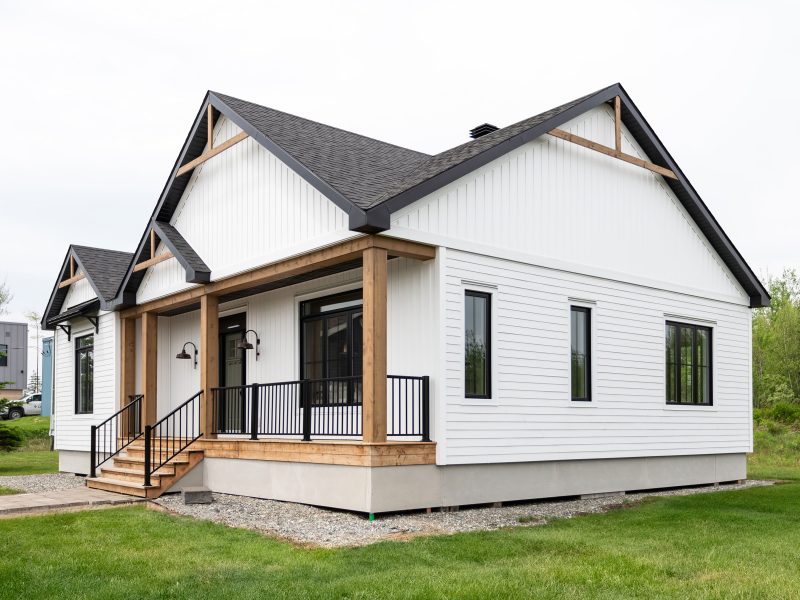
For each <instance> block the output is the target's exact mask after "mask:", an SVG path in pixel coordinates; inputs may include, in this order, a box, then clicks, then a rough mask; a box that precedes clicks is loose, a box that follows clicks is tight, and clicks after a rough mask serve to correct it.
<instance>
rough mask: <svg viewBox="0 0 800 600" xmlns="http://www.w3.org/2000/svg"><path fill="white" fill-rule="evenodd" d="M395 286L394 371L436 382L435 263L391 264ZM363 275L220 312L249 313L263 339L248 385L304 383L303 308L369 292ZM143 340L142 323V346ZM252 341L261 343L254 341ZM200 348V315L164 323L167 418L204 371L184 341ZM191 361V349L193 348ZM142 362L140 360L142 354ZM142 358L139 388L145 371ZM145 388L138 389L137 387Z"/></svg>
mask: <svg viewBox="0 0 800 600" xmlns="http://www.w3.org/2000/svg"><path fill="white" fill-rule="evenodd" d="M388 271H389V272H388V281H387V311H388V318H387V333H388V348H387V361H388V372H389V373H390V374H393V375H412V376H418V375H433V373H432V369H433V365H434V364H435V360H436V356H437V354H436V352H437V344H436V331H437V328H436V325H435V322H436V307H435V305H434V303H433V302H431V301H430V298H432V297H434V296H435V294H436V287H437V280H436V270H435V265H434V264H433V261H429V262H427V263H422V262H418V261H414V260H409V259H405V258H397V259H394V260H391V261H389V266H388ZM361 282H362V280H361V269H354V270H352V271H347V272H345V273H339V274H336V275H330V276H327V277H323V278H320V279H316V280H313V281H307V282H304V283H300V284H297V285H293V286H289V287H285V288H281V289H278V290H273V291H270V292H264V293H261V294H257V295H254V296H251V297H248V298H242V299H240V300H234V301H231V302H227V303H225V304H223V305H221V306H220V314H221V315H223V316H225V315H231V314H236V313H239V312H244V313H246V315H247V320H246V324H247V328H248V329H253V330H254V331H256V332H257V333H258V336H259V339H260V340H261V346H260V350H261V355H260V356H259V357H258V360H256V355H255V352H254V351H248V352H246V372H247V383H248V384H249V383H274V382H280V381H295V380H297V379H299V378H300V322H299V319H300V314H299V305H300V303H301V302H302V301H304V300H308V299H311V298H315V297H321V296H326V295H330V294H334V293H339V292H341V291H344V290H349V289H358V288H360V287H361ZM139 336H140V333H139V329H138V323H137V346H138V347H141V346H140V345H139V343H140V342H139V340H140V337H139ZM249 339H250V341H251V342H254V341H255V340H254V339H253V335H252V334H250V338H249ZM187 341H191V342H194V343H195V344H199V312H198V311H193V312H190V313H186V314H183V315H178V316H175V317H159V330H158V415H159V416H163V415H164V414H166V413H167V412H169V411H170V410H172V409H174V408H175V407H176V406H178V405H179V404H180V403H181V402H183V401H185V400H186V399H188V398H189V397H190V396H192V395H193V394H195V393H196V392H197V391H198V390H199V387H200V383H199V370H197V371H195V370H193V369H192V361H189V360H179V359H176V358H175V355H176V354H177V353H178V352H180V350H181V348H182V347H183V344H184V342H187ZM188 351H189V353H190V354H191V348H189V349H188ZM137 356H138V353H137ZM139 365H140V361H139V360H138V359H137V382H138V381H139V379H140V370H141V367H140V366H139ZM138 386H139V383H137V388H138Z"/></svg>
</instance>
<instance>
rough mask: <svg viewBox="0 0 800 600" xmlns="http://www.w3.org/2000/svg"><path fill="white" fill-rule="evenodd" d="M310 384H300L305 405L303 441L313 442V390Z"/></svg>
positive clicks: (303, 382)
mask: <svg viewBox="0 0 800 600" xmlns="http://www.w3.org/2000/svg"><path fill="white" fill-rule="evenodd" d="M308 386H309V383H308V382H305V381H301V382H300V397H301V399H302V405H303V441H304V442H310V441H311V390H310V389H309V387H308Z"/></svg>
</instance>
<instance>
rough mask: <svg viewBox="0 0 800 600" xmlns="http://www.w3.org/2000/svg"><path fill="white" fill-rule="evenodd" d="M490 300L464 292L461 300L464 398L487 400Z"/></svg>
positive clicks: (490, 297)
mask: <svg viewBox="0 0 800 600" xmlns="http://www.w3.org/2000/svg"><path fill="white" fill-rule="evenodd" d="M491 315H492V296H491V294H485V293H483V292H473V291H467V292H466V294H465V296H464V392H465V395H466V396H467V397H468V398H491V397H492V382H491V371H492V367H491V361H492V357H491V330H492V323H491Z"/></svg>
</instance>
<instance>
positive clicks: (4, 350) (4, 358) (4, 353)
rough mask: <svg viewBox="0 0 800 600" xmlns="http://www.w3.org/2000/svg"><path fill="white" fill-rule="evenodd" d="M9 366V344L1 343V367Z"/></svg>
mask: <svg viewBox="0 0 800 600" xmlns="http://www.w3.org/2000/svg"><path fill="white" fill-rule="evenodd" d="M7 366H8V344H0V367H7Z"/></svg>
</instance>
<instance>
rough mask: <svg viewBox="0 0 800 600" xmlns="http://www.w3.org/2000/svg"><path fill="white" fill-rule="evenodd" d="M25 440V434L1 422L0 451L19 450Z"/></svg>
mask: <svg viewBox="0 0 800 600" xmlns="http://www.w3.org/2000/svg"><path fill="white" fill-rule="evenodd" d="M23 441H24V440H23V436H22V434H21V433H20V432H19V431H18V430H17V429H14V428H12V427H9V426H8V425H5V424H4V423H0V452H12V451H13V450H19V449H20V448H21V447H22V442H23Z"/></svg>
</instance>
